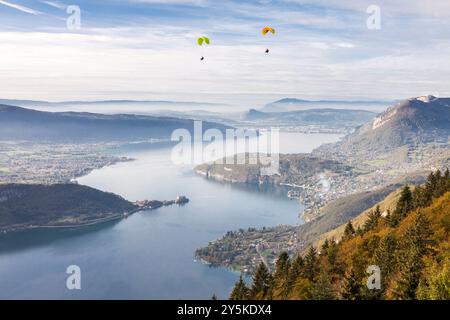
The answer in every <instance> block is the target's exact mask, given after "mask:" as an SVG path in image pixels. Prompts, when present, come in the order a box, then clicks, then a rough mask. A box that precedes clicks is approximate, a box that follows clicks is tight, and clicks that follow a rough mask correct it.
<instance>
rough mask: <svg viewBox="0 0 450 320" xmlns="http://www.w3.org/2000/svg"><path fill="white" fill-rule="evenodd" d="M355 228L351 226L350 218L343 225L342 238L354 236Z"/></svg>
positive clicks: (346, 238)
mask: <svg viewBox="0 0 450 320" xmlns="http://www.w3.org/2000/svg"><path fill="white" fill-rule="evenodd" d="M355 234H356V232H355V228H353V224H352V221H351V220H350V221H349V222H348V223H347V225H346V226H345V230H344V236H343V240H348V239H351V238H353V237H354V236H355Z"/></svg>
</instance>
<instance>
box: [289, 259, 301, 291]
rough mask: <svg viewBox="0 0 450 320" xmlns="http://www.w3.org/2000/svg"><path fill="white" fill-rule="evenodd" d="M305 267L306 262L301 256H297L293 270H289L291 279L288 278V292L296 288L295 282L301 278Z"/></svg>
mask: <svg viewBox="0 0 450 320" xmlns="http://www.w3.org/2000/svg"><path fill="white" fill-rule="evenodd" d="M304 266H305V261H304V260H303V258H302V256H301V255H297V256H296V257H295V259H294V261H292V264H291V268H290V270H289V277H288V292H289V293H290V292H291V291H292V288H293V287H294V284H295V282H296V281H297V279H298V278H299V277H300V275H302V274H303V272H304V270H303V269H304Z"/></svg>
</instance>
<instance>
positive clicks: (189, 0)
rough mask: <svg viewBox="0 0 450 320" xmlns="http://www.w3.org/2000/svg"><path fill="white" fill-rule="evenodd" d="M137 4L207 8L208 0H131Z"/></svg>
mask: <svg viewBox="0 0 450 320" xmlns="http://www.w3.org/2000/svg"><path fill="white" fill-rule="evenodd" d="M129 1H130V2H135V3H148V4H170V5H177V4H178V5H179V4H181V5H194V6H205V5H206V4H207V2H208V0H129Z"/></svg>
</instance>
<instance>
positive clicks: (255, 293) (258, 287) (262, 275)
mask: <svg viewBox="0 0 450 320" xmlns="http://www.w3.org/2000/svg"><path fill="white" fill-rule="evenodd" d="M271 285H272V276H271V274H270V272H269V270H268V269H267V267H266V265H265V264H264V262H261V263H260V264H259V265H258V267H257V269H256V271H255V274H254V276H253V283H252V286H251V288H250V296H251V298H252V299H266V298H267V297H268V295H269V294H270V292H269V290H270V289H271Z"/></svg>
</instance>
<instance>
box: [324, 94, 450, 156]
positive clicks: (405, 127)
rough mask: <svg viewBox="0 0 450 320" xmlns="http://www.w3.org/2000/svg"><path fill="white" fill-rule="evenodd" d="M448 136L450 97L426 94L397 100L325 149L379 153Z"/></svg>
mask: <svg viewBox="0 0 450 320" xmlns="http://www.w3.org/2000/svg"><path fill="white" fill-rule="evenodd" d="M449 137H450V98H436V97H434V96H424V97H418V98H411V99H408V100H404V101H401V102H399V103H397V104H396V105H395V106H393V107H391V108H389V109H387V110H386V111H385V112H383V113H382V114H380V115H379V116H377V117H376V118H375V119H374V120H373V121H371V122H369V123H367V124H365V125H363V126H361V127H360V128H359V129H358V130H356V131H355V132H354V133H353V134H350V135H348V136H347V137H345V138H344V139H343V140H342V141H340V142H338V143H336V144H335V145H332V146H325V147H324V148H331V149H333V150H335V151H336V152H339V153H342V154H347V155H348V154H355V153H367V154H368V153H371V154H376V153H386V152H390V151H392V150H394V149H397V148H400V147H402V146H406V145H409V146H411V145H418V144H424V143H429V142H435V143H443V144H448V142H449ZM319 149H320V148H319Z"/></svg>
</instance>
